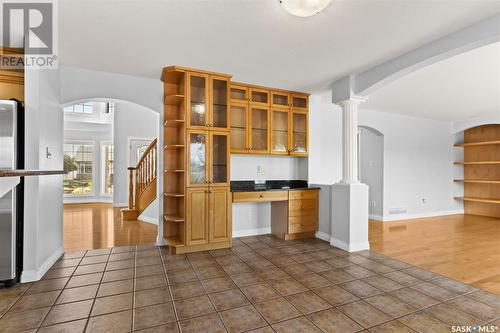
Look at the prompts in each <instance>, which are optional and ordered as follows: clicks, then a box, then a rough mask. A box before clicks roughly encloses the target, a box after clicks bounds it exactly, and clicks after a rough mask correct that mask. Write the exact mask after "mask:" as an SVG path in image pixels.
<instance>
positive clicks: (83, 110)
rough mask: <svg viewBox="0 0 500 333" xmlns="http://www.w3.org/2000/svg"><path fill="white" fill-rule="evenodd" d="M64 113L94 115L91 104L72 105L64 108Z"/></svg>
mask: <svg viewBox="0 0 500 333" xmlns="http://www.w3.org/2000/svg"><path fill="white" fill-rule="evenodd" d="M64 112H68V113H79V114H93V113H94V104H92V103H78V104H73V105H70V106H67V107H65V108H64Z"/></svg>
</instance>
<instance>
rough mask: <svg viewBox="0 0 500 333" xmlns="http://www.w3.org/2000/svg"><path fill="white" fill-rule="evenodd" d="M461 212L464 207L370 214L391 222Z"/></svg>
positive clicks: (375, 218) (375, 217)
mask: <svg viewBox="0 0 500 333" xmlns="http://www.w3.org/2000/svg"><path fill="white" fill-rule="evenodd" d="M459 214H464V210H463V209H459V210H443V211H437V212H427V213H417V214H397V215H384V216H381V215H375V214H370V219H371V220H376V221H381V222H390V221H402V220H411V219H422V218H426V217H439V216H447V215H459Z"/></svg>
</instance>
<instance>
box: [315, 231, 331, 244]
mask: <svg viewBox="0 0 500 333" xmlns="http://www.w3.org/2000/svg"><path fill="white" fill-rule="evenodd" d="M315 236H316V238H318V239H321V240H324V241H325V242H329V241H330V235H329V234H327V233H326V232H323V231H319V230H318V231H316V234H315Z"/></svg>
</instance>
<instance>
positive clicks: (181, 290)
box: [170, 281, 206, 300]
mask: <svg viewBox="0 0 500 333" xmlns="http://www.w3.org/2000/svg"><path fill="white" fill-rule="evenodd" d="M170 290H171V291H172V297H173V298H174V300H177V299H183V298H190V297H195V296H201V295H205V294H206V293H205V289H204V288H203V285H202V284H201V282H199V281H195V282H188V283H181V284H173V285H171V286H170Z"/></svg>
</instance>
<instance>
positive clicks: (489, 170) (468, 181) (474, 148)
mask: <svg viewBox="0 0 500 333" xmlns="http://www.w3.org/2000/svg"><path fill="white" fill-rule="evenodd" d="M454 146H455V147H457V148H462V149H463V150H464V154H463V155H464V156H463V161H459V162H454V164H455V165H458V166H461V167H462V168H463V178H462V179H454V180H453V181H454V182H456V183H461V184H463V187H464V191H463V193H464V194H463V196H456V197H454V199H455V200H460V201H463V202H464V211H465V213H466V214H473V215H484V216H491V217H497V218H500V125H482V126H478V127H473V128H470V129H467V130H465V132H464V142H463V143H457V144H455V145H454Z"/></svg>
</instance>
